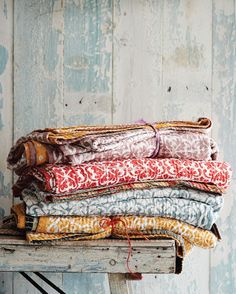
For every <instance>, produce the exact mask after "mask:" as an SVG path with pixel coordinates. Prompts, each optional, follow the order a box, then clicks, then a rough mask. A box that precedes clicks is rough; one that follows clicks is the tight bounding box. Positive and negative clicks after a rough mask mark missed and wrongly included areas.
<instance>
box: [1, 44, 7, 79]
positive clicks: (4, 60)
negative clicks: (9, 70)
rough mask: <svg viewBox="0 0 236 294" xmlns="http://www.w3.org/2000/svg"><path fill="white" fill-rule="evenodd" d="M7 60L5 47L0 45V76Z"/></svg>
mask: <svg viewBox="0 0 236 294" xmlns="http://www.w3.org/2000/svg"><path fill="white" fill-rule="evenodd" d="M7 60H8V52H7V49H6V48H5V47H3V46H2V45H0V75H1V74H2V73H3V72H4V70H5V68H6V65H7Z"/></svg>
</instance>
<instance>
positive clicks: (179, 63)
mask: <svg viewBox="0 0 236 294" xmlns="http://www.w3.org/2000/svg"><path fill="white" fill-rule="evenodd" d="M163 3H164V6H163V22H162V26H163V38H162V43H163V46H162V60H163V62H162V95H160V96H159V97H158V102H159V111H160V118H158V119H167V120H168V119H197V118H199V117H202V116H207V117H211V71H212V64H211V51H212V23H211V19H212V3H211V0H200V1H191V0H190V1H189V0H180V1H175V0H172V1H164V2H163Z"/></svg>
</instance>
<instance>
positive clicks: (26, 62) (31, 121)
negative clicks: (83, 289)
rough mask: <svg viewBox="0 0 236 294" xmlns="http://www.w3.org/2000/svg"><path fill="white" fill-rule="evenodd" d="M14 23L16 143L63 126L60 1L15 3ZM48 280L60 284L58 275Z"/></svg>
mask: <svg viewBox="0 0 236 294" xmlns="http://www.w3.org/2000/svg"><path fill="white" fill-rule="evenodd" d="M14 20H15V21H14V24H15V25H14V140H16V139H17V138H19V136H22V135H24V134H26V133H28V132H30V131H31V130H33V129H38V128H45V127H48V126H52V127H56V126H62V125H63V38H64V32H63V25H64V20H63V1H60V0H56V1H53V0H40V1H38V0H32V1H27V0H22V1H15V2H14ZM51 278H53V279H54V281H57V284H59V285H60V284H62V274H57V275H56V274H54V275H53V274H52V275H51ZM23 281H24V282H23ZM13 284H14V293H17V294H18V293H19V294H21V293H27V292H28V293H31V294H34V293H35V294H36V293H38V291H37V290H36V289H33V287H32V286H31V285H29V283H28V282H27V281H25V280H24V279H23V277H21V276H19V275H16V274H14V280H13ZM20 285H21V286H20ZM40 285H41V286H42V285H43V284H42V283H41V282H40ZM45 289H46V290H47V291H48V292H49V291H51V288H50V287H45ZM49 293H51V292H49Z"/></svg>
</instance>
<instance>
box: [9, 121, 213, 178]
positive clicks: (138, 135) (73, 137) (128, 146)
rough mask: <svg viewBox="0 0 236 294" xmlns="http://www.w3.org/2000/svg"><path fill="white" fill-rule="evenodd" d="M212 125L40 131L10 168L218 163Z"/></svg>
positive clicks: (23, 142)
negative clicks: (133, 161) (146, 161)
mask: <svg viewBox="0 0 236 294" xmlns="http://www.w3.org/2000/svg"><path fill="white" fill-rule="evenodd" d="M210 126H211V122H210V121H209V120H208V119H199V121H198V122H196V123H191V122H160V123H154V124H152V125H149V124H144V125H140V124H136V125H118V126H104V127H99V126H98V127H95V126H81V127H71V128H62V129H45V130H36V131H34V132H32V133H30V134H29V135H27V136H25V137H21V138H20V139H19V140H18V141H17V143H16V144H15V146H13V147H12V149H11V151H10V153H9V155H8V166H9V168H11V169H13V170H15V171H16V173H17V174H19V175H20V174H21V173H22V171H23V170H24V169H25V168H26V167H27V166H36V165H41V164H44V163H57V164H58V163H65V164H72V165H78V164H81V163H83V162H88V161H104V160H115V159H119V160H120V159H130V158H149V157H159V158H171V157H172V158H179V159H192V160H211V159H214V160H215V159H217V154H218V150H217V146H216V144H215V142H214V141H213V140H212V139H210V138H209V136H208V135H207V134H206V132H208V131H209V128H210Z"/></svg>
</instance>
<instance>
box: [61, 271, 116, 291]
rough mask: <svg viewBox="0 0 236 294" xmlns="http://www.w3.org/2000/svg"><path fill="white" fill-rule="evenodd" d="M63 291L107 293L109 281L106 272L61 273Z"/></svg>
mask: <svg viewBox="0 0 236 294" xmlns="http://www.w3.org/2000/svg"><path fill="white" fill-rule="evenodd" d="M63 287H64V291H65V292H66V293H68V294H77V293H78V292H79V293H91V294H93V293H96V294H109V293H110V290H109V283H108V278H107V275H106V274H90V273H88V274H87V273H80V274H77V273H75V274H74V273H71V274H64V275H63Z"/></svg>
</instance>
